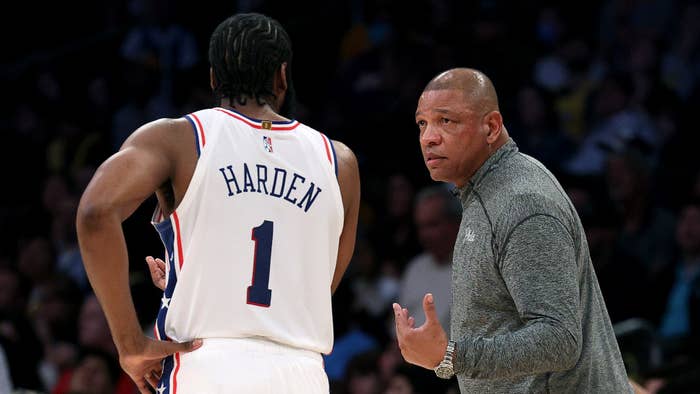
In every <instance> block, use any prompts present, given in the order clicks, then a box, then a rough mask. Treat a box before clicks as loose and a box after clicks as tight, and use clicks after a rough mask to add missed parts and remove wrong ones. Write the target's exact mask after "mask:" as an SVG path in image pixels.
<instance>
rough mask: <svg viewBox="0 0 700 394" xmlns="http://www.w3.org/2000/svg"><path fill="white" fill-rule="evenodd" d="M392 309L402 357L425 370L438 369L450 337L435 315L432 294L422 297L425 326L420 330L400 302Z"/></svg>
mask: <svg viewBox="0 0 700 394" xmlns="http://www.w3.org/2000/svg"><path fill="white" fill-rule="evenodd" d="M393 307H394V318H395V321H396V338H397V340H398V342H399V348H400V349H401V355H402V356H403V358H404V359H405V360H406V361H407V362H409V363H411V364H415V365H419V366H421V367H423V368H427V369H433V368H435V367H437V365H438V364H440V361H442V358H443V356H444V355H445V350H446V349H447V334H446V333H445V330H444V329H443V328H442V325H440V321H439V320H438V317H437V313H436V312H435V303H434V300H433V295H432V294H430V293H428V294H426V295H425V296H424V297H423V310H424V312H425V323H423V325H422V326H420V327H415V319H414V318H413V316H410V315H409V314H408V310H407V309H406V308H402V307H401V305H399V304H397V303H394V305H393Z"/></svg>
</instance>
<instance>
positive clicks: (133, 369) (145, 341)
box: [119, 335, 202, 394]
mask: <svg viewBox="0 0 700 394" xmlns="http://www.w3.org/2000/svg"><path fill="white" fill-rule="evenodd" d="M201 346H202V340H201V339H195V340H192V341H188V342H180V343H177V342H170V341H157V340H153V339H150V338H148V337H146V336H145V335H142V336H141V337H140V338H136V339H135V340H133V341H131V343H130V344H129V345H128V346H123V347H122V348H121V349H120V350H119V364H120V365H121V367H122V369H124V372H126V373H127V374H128V375H129V377H130V378H131V379H132V380H133V381H134V383H136V386H137V387H138V389H139V391H140V392H141V393H142V394H150V393H151V391H150V389H149V388H148V386H151V387H153V388H156V386H157V384H158V380H159V379H160V375H161V372H162V364H161V362H162V360H163V358H165V357H167V356H170V355H171V354H175V353H178V352H181V353H187V352H191V351H193V350H197V349H199V348H200V347H201Z"/></svg>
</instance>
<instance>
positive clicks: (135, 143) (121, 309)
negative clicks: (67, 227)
mask: <svg viewBox="0 0 700 394" xmlns="http://www.w3.org/2000/svg"><path fill="white" fill-rule="evenodd" d="M181 124H182V122H181V121H176V120H159V121H156V122H152V123H149V124H146V125H144V126H143V127H141V128H139V129H138V130H137V131H136V132H134V134H132V135H131V136H130V137H129V138H128V139H127V141H126V142H125V143H124V145H123V146H122V148H121V149H120V150H119V152H117V153H115V154H114V155H112V156H111V157H110V158H108V159H107V160H106V161H105V162H104V163H102V165H100V167H99V168H98V169H97V171H96V172H95V175H94V176H93V178H92V180H91V181H90V183H89V184H88V186H87V188H86V189H85V192H84V193H83V195H82V197H81V200H80V204H79V207H78V213H77V218H76V225H77V232H78V241H79V245H80V251H81V254H82V258H83V264H84V265H85V270H86V272H87V275H88V279H89V280H90V284H91V285H92V287H93V289H94V291H95V294H96V296H97V298H98V299H99V301H100V304H101V305H102V308H103V310H104V313H105V316H106V318H107V321H108V323H109V327H110V330H111V333H112V337H113V340H114V343H115V345H116V346H117V349H118V351H119V355H120V362H121V364H122V367H124V369H125V370H126V371H127V372H128V373H129V374H130V375H131V377H132V379H134V380H135V381H136V383H137V384H138V385H139V389H141V391H142V392H146V388H145V386H144V384H145V383H144V382H143V376H144V375H143V374H142V375H141V376H136V377H135V376H133V373H134V372H137V373H141V372H142V371H143V370H145V369H146V368H147V365H152V364H153V363H152V362H150V361H148V360H151V359H152V360H153V362H156V360H157V359H159V358H162V357H163V356H164V355H167V354H170V353H171V351H178V350H176V349H177V348H179V347H183V346H182V345H186V346H184V347H183V349H181V350H186V349H187V346H188V344H174V343H157V344H151V343H149V342H148V341H147V340H146V338H145V336H144V335H143V332H142V328H141V326H140V323H139V321H138V318H137V315H136V311H135V309H134V304H133V301H132V298H131V291H130V287H129V269H128V263H129V261H128V253H127V247H126V242H125V239H124V233H123V230H122V222H123V221H124V220H125V219H126V218H128V217H129V216H130V215H131V214H132V213H133V212H134V211H135V210H136V209H137V208H138V206H139V205H140V204H141V203H142V202H143V201H144V200H145V199H146V198H148V197H149V196H151V195H153V193H154V192H155V191H156V190H157V189H158V187H159V186H161V185H162V184H164V183H165V182H166V181H168V179H170V178H171V177H172V176H173V173H174V168H175V165H176V163H175V160H174V159H175V154H174V153H173V152H174V150H173V149H172V147H173V146H175V144H174V142H173V140H176V137H177V136H178V135H180V134H179V128H180V127H181ZM190 133H191V131H190ZM137 379H138V381H137Z"/></svg>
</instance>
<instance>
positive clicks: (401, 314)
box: [392, 303, 408, 334]
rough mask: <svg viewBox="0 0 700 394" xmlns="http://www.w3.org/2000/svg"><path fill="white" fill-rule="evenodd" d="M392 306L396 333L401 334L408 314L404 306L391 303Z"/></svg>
mask: <svg viewBox="0 0 700 394" xmlns="http://www.w3.org/2000/svg"><path fill="white" fill-rule="evenodd" d="M392 307H393V308H394V322H395V323H396V333H397V334H401V333H403V332H404V330H405V329H406V327H407V326H408V314H407V313H406V309H405V308H401V305H399V304H397V303H394V304H393V305H392Z"/></svg>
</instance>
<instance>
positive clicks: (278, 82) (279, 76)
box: [273, 62, 287, 95]
mask: <svg viewBox="0 0 700 394" xmlns="http://www.w3.org/2000/svg"><path fill="white" fill-rule="evenodd" d="M273 83H274V85H273V89H275V94H277V95H280V93H281V94H284V93H285V92H286V91H287V62H284V63H282V64H281V65H280V68H279V69H277V71H276V72H275V78H274V82H273ZM278 91H279V92H278Z"/></svg>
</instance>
